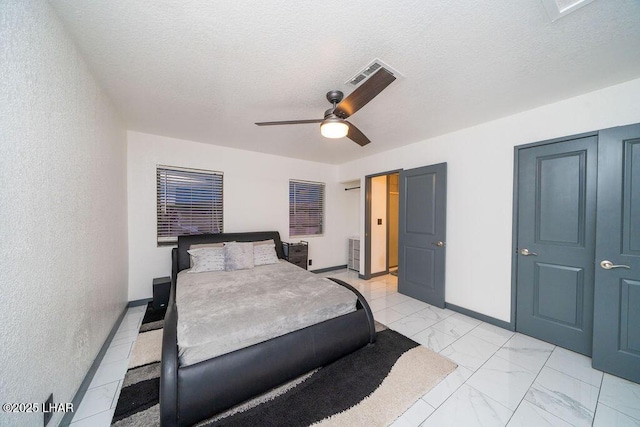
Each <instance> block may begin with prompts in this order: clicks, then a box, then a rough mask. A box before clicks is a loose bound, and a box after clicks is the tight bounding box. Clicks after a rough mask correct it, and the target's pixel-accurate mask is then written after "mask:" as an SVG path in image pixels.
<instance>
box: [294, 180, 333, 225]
mask: <svg viewBox="0 0 640 427" xmlns="http://www.w3.org/2000/svg"><path fill="white" fill-rule="evenodd" d="M323 233H324V184H323V183H321V182H308V181H294V180H290V181H289V235H290V236H313V235H319V234H323Z"/></svg>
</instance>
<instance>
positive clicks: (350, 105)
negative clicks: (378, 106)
mask: <svg viewBox="0 0 640 427" xmlns="http://www.w3.org/2000/svg"><path fill="white" fill-rule="evenodd" d="M395 79H396V78H395V77H394V75H393V74H391V73H390V72H388V71H387V70H385V69H384V68H381V69H380V70H378V71H377V72H376V73H375V74H374V75H373V76H371V77H369V79H368V80H367V81H365V82H364V83H362V86H360V87H358V88H357V89H356V90H354V91H353V92H351V94H350V95H349V96H347V97H346V98H345V99H343V100H342V101H341V102H340V103H339V104H338V105H336V108H335V110H334V111H333V113H334V114H335V115H337V116H338V117H341V118H343V119H346V118H347V117H349V116H350V115H352V114H353V113H355V112H356V111H358V110H359V109H361V108H362V107H364V106H365V105H367V103H368V102H369V101H371V100H372V99H373V98H375V97H376V96H378V94H379V93H380V92H382V91H383V90H384V88H386V87H387V86H389V85H390V84H391V82H393V81H394V80H395Z"/></svg>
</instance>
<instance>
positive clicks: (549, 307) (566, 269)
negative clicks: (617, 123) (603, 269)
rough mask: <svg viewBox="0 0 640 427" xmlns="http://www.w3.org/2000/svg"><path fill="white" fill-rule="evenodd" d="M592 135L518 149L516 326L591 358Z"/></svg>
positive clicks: (594, 152) (594, 174) (594, 173)
mask: <svg viewBox="0 0 640 427" xmlns="http://www.w3.org/2000/svg"><path fill="white" fill-rule="evenodd" d="M597 157H598V141H597V137H596V136H595V135H594V136H588V137H581V138H573V139H567V140H565V141H561V142H554V143H550V144H547V145H538V146H534V147H531V148H525V149H521V150H520V151H519V152H518V214H517V215H518V217H517V221H518V230H517V232H518V235H517V239H518V240H517V242H518V245H517V246H518V247H517V249H518V255H517V256H518V260H517V297H516V330H517V331H519V332H522V333H525V334H527V335H531V336H533V337H536V338H539V339H542V340H544V341H547V342H550V343H553V344H556V345H559V346H561V347H564V348H568V349H570V350H573V351H576V352H578V353H582V354H586V355H591V347H592V337H593V332H592V331H593V330H592V326H593V280H594V272H593V270H594V267H593V258H594V255H595V223H596V218H595V214H596V183H597V168H598V162H597Z"/></svg>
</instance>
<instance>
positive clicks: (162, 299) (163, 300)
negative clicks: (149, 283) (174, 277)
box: [153, 276, 171, 310]
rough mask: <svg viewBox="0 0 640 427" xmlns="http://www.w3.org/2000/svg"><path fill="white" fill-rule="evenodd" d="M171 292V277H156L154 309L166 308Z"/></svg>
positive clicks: (154, 281)
mask: <svg viewBox="0 0 640 427" xmlns="http://www.w3.org/2000/svg"><path fill="white" fill-rule="evenodd" d="M170 292H171V277H168V276H167V277H156V278H155V279H153V309H154V310H158V309H161V308H166V307H167V304H168V303H169V293H170Z"/></svg>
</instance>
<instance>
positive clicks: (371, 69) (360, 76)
mask: <svg viewBox="0 0 640 427" xmlns="http://www.w3.org/2000/svg"><path fill="white" fill-rule="evenodd" d="M380 68H384V69H385V70H387V71H388V72H390V73H391V74H393V75H394V76H395V78H396V80H398V79H400V78H402V77H403V76H402V74H400V73H399V72H398V71H396V70H394V69H393V68H391V67H390V66H389V65H387V64H385V63H384V62H383V61H381V60H380V59H378V58H376V59H374V60H373V61H371V62H370V63H369V64H367V66H366V67H364V68H363V69H362V70H360V71H359V72H357V73H356V74H355V75H354V76H353V77H351V78H350V79H349V80H347V81H346V82H345V84H346V85H349V86H359V85H360V84H361V83H362V82H364V81H365V80H367V78H368V77H369V76H371V75H372V74H374V73H375V72H376V71H378V70H379V69H380Z"/></svg>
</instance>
